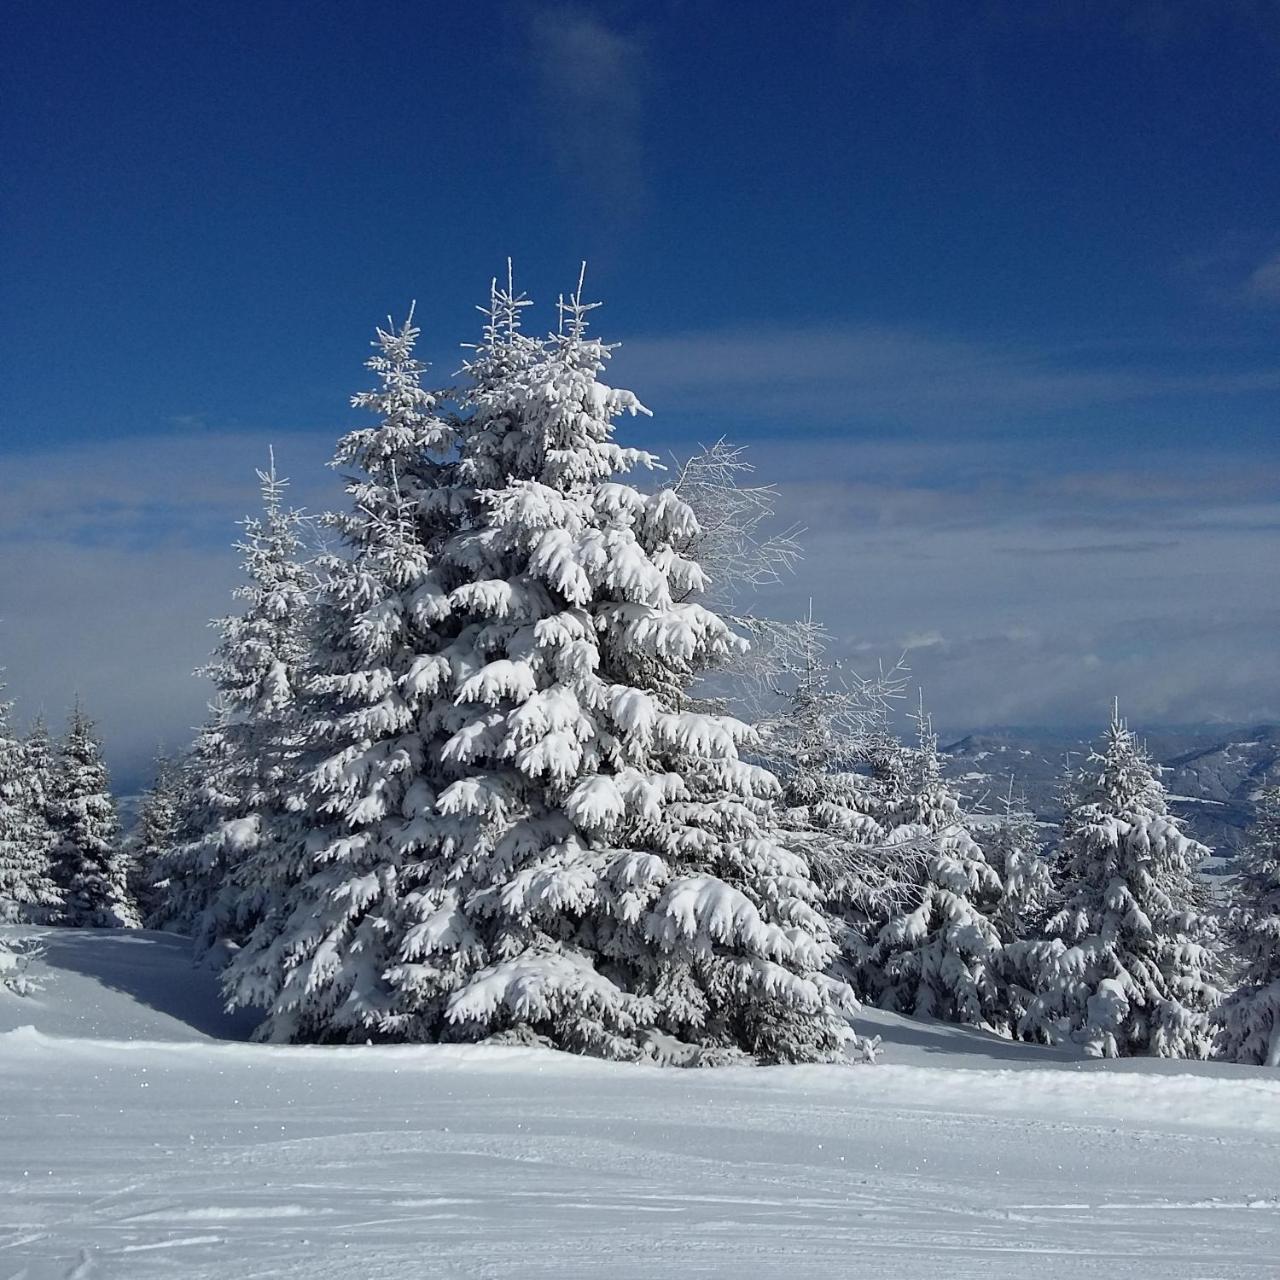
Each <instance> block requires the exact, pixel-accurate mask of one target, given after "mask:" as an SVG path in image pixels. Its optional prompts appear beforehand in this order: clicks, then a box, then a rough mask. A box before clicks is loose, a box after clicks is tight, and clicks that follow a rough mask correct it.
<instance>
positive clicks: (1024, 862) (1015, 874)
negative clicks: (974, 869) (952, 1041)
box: [982, 778, 1056, 1032]
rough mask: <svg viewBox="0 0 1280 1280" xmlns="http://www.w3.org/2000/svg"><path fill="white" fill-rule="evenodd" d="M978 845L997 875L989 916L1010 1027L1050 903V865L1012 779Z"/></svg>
mask: <svg viewBox="0 0 1280 1280" xmlns="http://www.w3.org/2000/svg"><path fill="white" fill-rule="evenodd" d="M982 848H983V851H984V852H985V853H986V856H987V860H988V861H989V862H990V863H991V866H992V868H993V869H994V870H995V872H996V874H997V875H998V876H999V877H1000V886H1001V887H1000V898H999V901H998V902H997V903H996V906H995V908H994V910H993V911H992V913H991V921H992V923H993V924H994V925H995V927H996V931H997V932H998V933H999V935H1000V940H1001V943H1002V944H1003V946H1002V950H1001V971H1002V975H1003V986H1004V1002H1005V1005H1006V1009H1007V1020H1006V1022H1005V1029H1007V1030H1009V1031H1010V1032H1016V1031H1017V1029H1018V1028H1019V1027H1020V1026H1021V1025H1022V1024H1023V1022H1024V1020H1025V1018H1026V1016H1027V1013H1028V1011H1029V1010H1030V1009H1031V1007H1032V1004H1033V1002H1034V1000H1035V997H1036V985H1037V975H1038V973H1039V966H1040V963H1041V956H1042V951H1043V943H1042V942H1041V939H1042V938H1043V936H1044V925H1045V920H1046V919H1047V918H1048V916H1049V915H1050V913H1051V912H1052V910H1053V907H1054V904H1055V893H1056V889H1055V885H1054V880H1053V871H1052V868H1051V864H1050V862H1049V860H1048V858H1047V857H1046V856H1045V852H1044V842H1043V840H1042V839H1041V836H1040V830H1039V827H1038V825H1037V823H1036V820H1035V817H1034V815H1033V814H1031V813H1030V812H1028V810H1027V807H1026V800H1025V798H1022V799H1019V798H1018V797H1017V796H1016V795H1015V794H1014V789H1013V779H1012V778H1010V779H1009V791H1008V794H1007V795H1006V796H1005V798H1004V811H1003V813H1002V814H1001V815H1000V818H999V820H998V821H997V822H995V823H994V825H992V826H990V827H988V828H987V829H986V831H985V832H984V835H983V842H982Z"/></svg>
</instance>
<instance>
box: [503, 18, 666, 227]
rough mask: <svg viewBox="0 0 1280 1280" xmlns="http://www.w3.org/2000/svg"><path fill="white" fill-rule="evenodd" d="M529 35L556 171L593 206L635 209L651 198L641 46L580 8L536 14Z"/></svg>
mask: <svg viewBox="0 0 1280 1280" xmlns="http://www.w3.org/2000/svg"><path fill="white" fill-rule="evenodd" d="M528 35H529V56H530V58H531V60H532V63H533V67H534V69H535V71H536V73H537V81H538V87H539V90H540V93H541V97H542V102H543V117H544V128H545V132H546V137H547V140H548V142H549V144H550V147H551V151H552V154H553V155H554V157H555V160H556V162H557V164H559V166H560V167H561V169H562V170H563V171H564V172H565V174H566V175H567V176H568V178H569V179H570V180H571V181H572V182H573V183H574V185H575V187H576V188H577V189H578V191H579V192H580V194H581V195H582V197H583V198H585V199H586V200H588V201H589V202H590V203H591V204H592V205H593V206H594V207H597V208H603V209H604V210H606V211H607V212H608V213H609V214H610V215H611V216H613V217H620V216H622V215H623V214H625V213H626V211H627V210H628V209H632V210H634V209H635V208H636V206H637V205H638V204H640V203H642V202H643V199H644V193H645V178H644V162H643V151H644V148H643V141H642V132H643V111H642V107H643V100H644V93H643V89H644V81H645V75H646V59H645V50H644V44H643V42H642V41H641V39H640V38H639V37H638V36H637V35H635V34H634V33H628V32H623V31H620V30H617V29H615V28H613V27H610V26H608V25H606V24H605V22H604V21H602V20H601V18H600V17H599V16H598V15H597V14H594V13H591V12H589V11H587V10H585V9H582V8H579V7H577V6H574V5H554V6H547V7H540V8H537V9H535V10H533V11H532V13H531V15H530V18H529V24H528Z"/></svg>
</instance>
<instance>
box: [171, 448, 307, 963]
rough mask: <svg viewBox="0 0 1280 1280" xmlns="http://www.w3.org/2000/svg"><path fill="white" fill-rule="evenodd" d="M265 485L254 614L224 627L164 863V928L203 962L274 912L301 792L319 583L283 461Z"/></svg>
mask: <svg viewBox="0 0 1280 1280" xmlns="http://www.w3.org/2000/svg"><path fill="white" fill-rule="evenodd" d="M258 479H259V481H260V482H261V486H262V499H263V513H262V515H261V516H250V517H248V518H246V519H245V520H244V522H243V528H244V536H243V537H242V539H241V540H240V541H239V542H238V543H237V544H236V549H237V550H238V551H239V552H240V553H241V556H242V561H241V567H242V569H243V570H244V573H245V578H246V581H245V582H244V583H243V584H242V585H241V586H239V587H237V588H236V590H235V592H234V595H235V598H236V599H237V600H238V601H241V602H243V608H242V610H241V612H240V613H238V614H233V615H230V616H228V617H224V618H221V619H219V620H218V621H217V622H216V623H215V625H216V626H217V628H218V630H219V632H220V635H219V640H218V644H217V647H216V648H215V650H214V656H213V660H212V662H211V663H210V664H209V665H208V666H207V667H206V668H205V670H204V674H205V675H207V676H208V677H209V678H210V679H211V680H212V681H213V685H214V689H215V699H214V703H213V705H212V708H211V716H210V719H209V721H208V723H207V724H206V725H205V726H204V728H203V729H202V730H201V732H200V734H199V736H198V737H197V739H196V742H195V743H194V745H193V747H192V750H191V752H190V753H189V756H188V759H187V761H186V765H185V768H184V770H183V773H184V775H185V779H186V785H185V791H186V801H185V809H184V813H183V814H182V816H181V820H180V821H179V822H178V823H176V824H175V831H174V843H173V844H172V846H171V847H170V849H169V851H168V852H167V853H166V854H164V855H163V856H162V857H161V862H160V867H161V869H162V870H161V882H162V892H163V904H162V906H161V907H160V909H159V911H158V913H157V921H158V923H163V925H164V927H166V928H171V929H175V930H178V931H180V932H184V933H189V934H191V935H192V937H193V938H194V940H195V946H196V953H197V955H198V956H203V955H205V954H208V953H210V952H214V953H216V955H218V956H221V955H222V954H223V953H224V952H225V950H226V949H227V948H228V947H234V946H237V945H239V944H240V943H242V942H243V941H244V939H245V938H247V937H248V935H249V934H250V932H251V931H252V929H253V927H254V925H255V924H256V923H257V921H258V919H259V917H260V915H261V913H262V912H263V910H265V909H266V904H267V898H268V897H269V894H268V892H267V889H266V886H265V885H264V882H263V868H264V866H265V865H267V864H269V863H270V861H271V859H272V858H273V857H274V850H273V842H274V841H276V840H277V839H278V838H280V834H281V832H282V830H283V828H284V827H286V826H287V825H288V821H289V817H288V815H289V814H290V813H291V812H292V808H291V806H292V805H293V803H294V799H293V796H294V792H295V790H296V774H297V763H296V759H297V755H298V751H299V742H300V738H301V735H302V728H301V724H300V721H299V717H298V713H297V698H298V694H299V691H300V690H301V688H302V687H303V685H304V683H305V680H306V670H305V667H306V664H307V662H308V661H309V648H308V645H309V640H308V635H307V628H308V626H309V620H310V608H311V601H310V594H311V592H312V590H313V586H314V583H313V577H312V571H311V569H310V567H309V566H308V565H307V564H305V563H304V562H303V561H302V559H301V552H302V546H303V539H302V529H303V522H304V516H303V513H302V512H301V511H298V510H294V509H291V508H289V507H287V506H286V505H285V501H284V495H285V489H286V487H287V484H288V481H286V480H284V479H282V478H281V477H279V476H278V475H277V474H276V469H275V457H274V454H273V455H272V458H271V464H270V466H269V468H268V470H266V471H259V472H258ZM175 785H176V780H175Z"/></svg>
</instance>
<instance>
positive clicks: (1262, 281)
mask: <svg viewBox="0 0 1280 1280" xmlns="http://www.w3.org/2000/svg"><path fill="white" fill-rule="evenodd" d="M1244 293H1245V297H1247V298H1249V299H1250V300H1252V301H1254V302H1262V303H1268V304H1273V305H1274V304H1280V253H1274V254H1272V256H1271V257H1269V258H1268V259H1266V261H1265V262H1261V263H1259V264H1258V265H1257V266H1256V267H1254V269H1253V270H1252V271H1251V272H1250V273H1249V278H1248V279H1247V280H1246V281H1245V283H1244Z"/></svg>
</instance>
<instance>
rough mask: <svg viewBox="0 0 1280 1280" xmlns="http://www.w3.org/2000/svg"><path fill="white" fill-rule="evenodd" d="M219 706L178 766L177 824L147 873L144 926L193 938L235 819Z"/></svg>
mask: <svg viewBox="0 0 1280 1280" xmlns="http://www.w3.org/2000/svg"><path fill="white" fill-rule="evenodd" d="M228 714H229V713H228V711H227V708H226V704H225V701H224V700H223V699H221V698H215V699H214V701H213V702H211V703H210V704H209V717H208V719H207V720H206V721H205V723H204V725H202V726H201V728H200V730H199V732H198V733H197V734H196V738H195V741H194V742H193V743H192V744H191V746H190V748H189V749H188V751H187V753H186V755H185V756H183V757H182V759H181V761H180V762H179V763H178V767H177V776H176V778H175V779H174V785H175V788H176V790H177V793H178V796H177V823H176V829H175V831H174V836H173V841H172V842H171V843H170V845H169V846H168V848H167V849H165V850H163V851H162V852H161V853H160V855H159V857H158V858H157V859H156V863H155V866H154V869H153V873H152V874H153V883H154V888H155V910H154V912H153V914H152V915H151V917H150V918H149V919H148V921H147V923H148V927H149V928H152V929H165V930H167V931H169V932H171V933H181V934H185V935H186V936H187V937H195V935H196V934H197V933H199V932H200V930H201V927H202V925H203V923H204V922H205V921H207V920H208V918H209V905H210V903H212V902H213V900H214V899H215V897H217V895H218V893H219V891H220V889H221V888H222V884H223V880H224V873H225V867H224V859H223V856H222V848H221V840H220V838H219V837H220V836H221V834H222V832H223V829H224V827H225V826H226V825H227V824H228V823H229V822H230V821H231V820H232V819H233V818H234V817H235V816H236V811H237V806H238V804H239V803H240V797H239V796H237V795H236V794H235V793H233V792H232V791H231V790H230V789H229V783H228V772H229V769H230V764H229V760H230V754H231V752H230V747H229V745H228V743H227V737H226V733H225V725H226V721H227V718H228Z"/></svg>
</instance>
